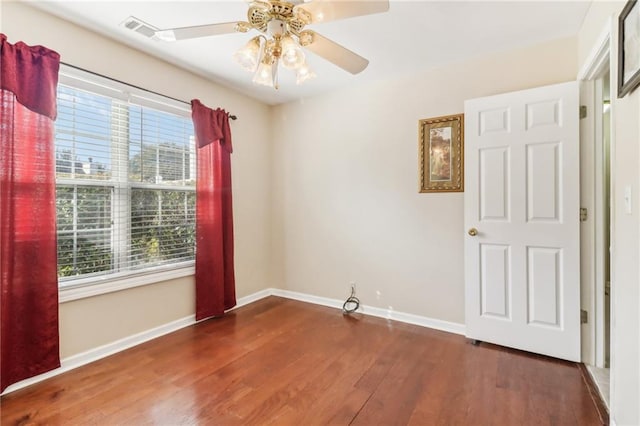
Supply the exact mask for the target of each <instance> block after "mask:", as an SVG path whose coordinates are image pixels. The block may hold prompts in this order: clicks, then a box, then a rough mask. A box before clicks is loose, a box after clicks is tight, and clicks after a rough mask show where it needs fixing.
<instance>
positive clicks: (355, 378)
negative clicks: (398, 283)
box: [0, 297, 601, 426]
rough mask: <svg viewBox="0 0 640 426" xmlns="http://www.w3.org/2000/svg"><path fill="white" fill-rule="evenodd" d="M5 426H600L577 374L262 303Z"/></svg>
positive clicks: (23, 399) (99, 368)
mask: <svg viewBox="0 0 640 426" xmlns="http://www.w3.org/2000/svg"><path fill="white" fill-rule="evenodd" d="M0 404H1V405H0V408H1V411H2V418H1V420H2V425H16V424H18V425H26V424H51V425H55V424H64V425H89V424H96V425H145V424H157V425H180V424H200V425H239V424H242V425H262V424H264V425H294V424H295V425H314V424H336V425H347V424H354V425H405V424H412V425H581V426H584V425H598V424H601V422H600V420H599V417H598V413H597V411H596V408H595V406H594V403H593V401H592V399H591V396H590V394H589V390H588V389H587V386H586V385H585V384H584V382H583V379H582V377H581V373H580V370H579V368H578V366H577V365H576V364H573V363H569V362H564V361H558V360H554V359H551V358H546V357H542V356H536V355H532V354H528V353H524V352H519V351H515V350H509V349H504V348H500V347H497V346H493V345H489V344H484V343H483V344H481V345H479V346H473V345H471V344H470V343H469V342H468V341H467V340H466V339H465V338H464V337H462V336H458V335H453V334H448V333H444V332H439V331H434V330H430V329H426V328H422V327H417V326H411V325H407V324H402V323H398V322H391V321H386V320H384V319H380V318H373V317H365V316H362V315H358V314H356V315H353V316H343V315H342V313H341V312H340V311H338V310H335V309H330V308H325V307H320V306H315V305H310V304H305V303H301V302H296V301H292V300H287V299H281V298H276V297H269V298H267V299H263V300H261V301H258V302H256V303H253V304H251V305H248V306H245V307H243V308H240V309H237V310H236V311H233V312H231V313H229V314H228V315H227V316H225V317H224V318H220V319H215V320H210V321H205V322H203V323H199V324H196V325H194V326H191V327H188V328H185V329H182V330H179V331H177V332H175V333H172V334H169V335H167V336H163V337H161V338H158V339H155V340H153V341H150V342H147V343H145V344H143V345H139V346H136V347H135V348H132V349H130V350H127V351H124V352H121V353H118V354H116V355H113V356H110V357H108V358H105V359H103V360H100V361H98V362H95V363H92V364H90V365H87V366H84V367H81V368H78V369H76V370H73V371H70V372H68V373H65V374H62V375H60V376H57V377H54V378H51V379H49V380H46V381H44V382H41V383H39V384H36V385H33V386H31V387H29V388H25V389H22V390H19V391H16V392H14V393H11V394H8V395H6V396H4V397H2V399H1V401H0Z"/></svg>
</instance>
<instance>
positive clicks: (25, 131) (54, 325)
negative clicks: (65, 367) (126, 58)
mask: <svg viewBox="0 0 640 426" xmlns="http://www.w3.org/2000/svg"><path fill="white" fill-rule="evenodd" d="M0 43H1V44H0V49H1V50H0V61H1V62H0V89H1V90H0V91H1V102H2V104H1V105H0V107H1V109H0V129H1V132H0V279H1V281H0V291H1V293H0V297H1V299H0V316H1V319H2V323H1V324H0V376H1V377H0V382H1V383H0V386H1V388H0V389H1V390H0V391H3V390H4V389H5V388H6V387H7V386H9V385H11V384H13V383H16V382H18V381H20V380H23V379H26V378H29V377H32V376H35V375H38V374H41V373H44V372H46V371H49V370H52V369H54V368H57V367H59V366H60V355H59V336H58V276H57V258H56V201H55V196H56V186H55V154H54V120H55V118H56V86H57V84H58V69H59V65H60V57H59V55H58V54H57V53H56V52H54V51H52V50H49V49H47V48H44V47H42V46H34V47H31V46H27V45H26V44H24V43H21V42H19V43H16V44H15V45H12V44H10V43H9V42H8V41H7V38H6V36H5V35H4V34H0Z"/></svg>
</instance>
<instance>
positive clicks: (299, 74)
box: [296, 63, 316, 84]
mask: <svg viewBox="0 0 640 426" xmlns="http://www.w3.org/2000/svg"><path fill="white" fill-rule="evenodd" d="M315 77H316V73H315V72H313V71H311V69H310V68H309V66H308V65H307V64H306V63H303V64H302V65H301V66H300V67H299V68H298V69H297V70H296V84H302V83H304V82H305V81H307V80H310V79H312V78H315Z"/></svg>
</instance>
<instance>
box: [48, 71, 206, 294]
mask: <svg viewBox="0 0 640 426" xmlns="http://www.w3.org/2000/svg"><path fill="white" fill-rule="evenodd" d="M58 84H61V85H65V86H69V87H71V88H74V89H80V90H86V91H88V92H92V93H95V94H98V95H102V96H107V97H110V98H113V99H117V100H119V101H122V102H125V103H131V104H135V105H138V106H141V107H143V108H145V107H146V108H152V109H154V110H159V111H162V112H167V113H170V114H175V115H178V116H182V117H185V118H191V106H190V105H189V104H187V103H185V102H181V101H178V100H175V99H173V98H170V97H165V96H162V95H159V94H157V93H153V92H149V91H147V90H144V89H141V88H139V87H135V86H131V85H128V84H125V83H123V82H120V81H117V80H113V79H110V78H109V77H105V76H101V75H98V74H94V73H91V72H88V71H84V70H81V69H78V68H75V67H73V66H68V65H64V64H61V66H60V72H59V78H58ZM83 184H88V185H92V186H106V187H109V188H113V191H114V192H113V194H114V195H113V196H114V200H112V202H117V201H116V200H115V198H116V197H117V195H116V193H117V192H118V191H117V189H118V186H119V185H122V182H121V181H119V180H118V179H115V180H110V181H101V180H90V181H87V182H82V181H80V180H78V179H65V178H61V179H56V187H57V186H58V185H60V186H67V185H68V186H74V185H82V186H84V185H83ZM128 188H130V189H132V190H133V189H153V190H177V191H194V192H195V185H194V186H193V187H190V186H178V185H157V184H153V185H150V184H145V183H143V182H140V183H134V184H131V183H130V184H128ZM123 192H124V191H123ZM129 204H130V201H129ZM129 208H130V206H129ZM194 214H195V212H194ZM112 219H115V217H112ZM117 229H118V228H116V227H114V231H113V232H118V231H117ZM194 274H195V261H194V260H189V261H182V262H175V263H169V264H164V265H157V266H151V267H145V268H144V269H143V270H129V271H123V272H114V273H109V274H99V275H90V276H86V277H80V278H74V279H69V280H64V279H62V280H61V279H60V278H59V281H58V292H59V302H60V303H64V302H69V301H72V300H78V299H83V298H86V297H93V296H98V295H101V294H107V293H111V292H116V291H121V290H125V289H130V288H135V287H139V286H144V285H149V284H155V283H161V282H164V281H168V280H173V279H178V278H184V277H188V276H193V275H194Z"/></svg>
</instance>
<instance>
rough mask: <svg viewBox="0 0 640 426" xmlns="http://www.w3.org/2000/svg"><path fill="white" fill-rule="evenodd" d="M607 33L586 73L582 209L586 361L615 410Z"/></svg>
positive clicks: (609, 93) (582, 135) (583, 100)
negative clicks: (611, 375)
mask: <svg viewBox="0 0 640 426" xmlns="http://www.w3.org/2000/svg"><path fill="white" fill-rule="evenodd" d="M608 35H609V33H606V37H604V38H603V39H602V40H601V41H602V43H601V44H600V45H599V46H598V47H599V49H597V50H596V54H595V55H594V56H593V61H592V62H591V63H590V64H589V67H588V69H587V70H586V71H584V72H583V73H581V76H580V79H581V80H582V84H581V95H580V97H581V105H582V106H583V107H584V108H585V111H583V114H582V115H583V119H582V120H581V121H582V123H581V145H582V147H581V149H582V150H583V152H582V153H581V154H582V159H581V160H582V167H583V171H584V173H583V174H582V176H581V186H582V188H581V204H582V207H583V208H586V211H585V212H583V213H584V217H583V218H582V221H583V228H582V230H581V236H582V275H583V285H582V292H583V294H582V306H583V310H585V311H586V312H585V313H586V314H587V315H585V317H584V318H583V322H585V320H586V324H583V336H588V339H587V344H585V345H584V346H583V353H582V358H583V362H584V363H585V364H587V368H588V370H589V372H590V373H591V376H592V377H593V379H594V382H595V383H596V385H597V386H598V389H599V391H600V395H601V396H602V399H603V400H604V402H605V404H606V405H607V407H608V406H609V391H610V379H609V362H610V357H611V353H610V347H611V312H612V309H611V299H610V293H611V285H612V280H611V268H610V265H611V246H612V240H611V235H612V232H611V226H612V223H611V206H612V202H611V195H612V194H611V184H612V180H613V176H612V173H613V171H612V168H611V158H612V150H613V149H614V148H613V145H614V144H613V140H612V137H611V122H612V120H611V118H612V114H613V113H614V111H613V110H612V102H611V99H612V94H611V90H612V87H611V70H610V66H611V63H610V57H609V56H610V44H609V37H608Z"/></svg>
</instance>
